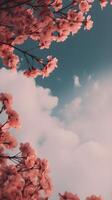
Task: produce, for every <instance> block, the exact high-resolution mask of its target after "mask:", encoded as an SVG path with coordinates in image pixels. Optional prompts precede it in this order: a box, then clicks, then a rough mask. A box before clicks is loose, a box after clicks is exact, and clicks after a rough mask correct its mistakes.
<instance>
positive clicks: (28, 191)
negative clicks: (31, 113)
mask: <svg viewBox="0 0 112 200" xmlns="http://www.w3.org/2000/svg"><path fill="white" fill-rule="evenodd" d="M0 105H1V110H0V114H2V113H4V112H5V113H6V115H7V117H6V119H5V122H1V123H0V200H5V199H7V200H14V199H15V200H37V199H38V200H47V199H48V197H49V196H50V195H51V192H52V184H51V179H50V177H49V166H48V161H47V160H46V159H40V158H39V157H37V155H36V153H35V151H34V149H33V148H32V147H31V146H30V144H29V143H25V144H23V143H21V144H20V145H19V152H18V153H17V154H14V155H11V153H10V154H8V149H10V150H12V149H13V148H15V147H17V141H16V138H14V136H13V135H11V133H10V132H9V129H10V128H18V127H19V126H20V120H19V115H18V114H17V113H16V111H14V110H13V109H12V97H11V95H9V94H7V93H0ZM6 150H7V151H6ZM11 161H12V162H11Z"/></svg>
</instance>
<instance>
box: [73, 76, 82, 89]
mask: <svg viewBox="0 0 112 200" xmlns="http://www.w3.org/2000/svg"><path fill="white" fill-rule="evenodd" d="M74 85H75V86H76V87H81V84H80V79H79V77H78V76H76V75H75V76H74Z"/></svg>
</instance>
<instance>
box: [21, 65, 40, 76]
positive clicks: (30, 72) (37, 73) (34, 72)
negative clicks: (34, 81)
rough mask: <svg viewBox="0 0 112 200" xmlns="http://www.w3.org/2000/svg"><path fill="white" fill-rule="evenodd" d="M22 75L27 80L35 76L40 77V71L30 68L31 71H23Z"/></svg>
mask: <svg viewBox="0 0 112 200" xmlns="http://www.w3.org/2000/svg"><path fill="white" fill-rule="evenodd" d="M24 75H25V76H26V77H28V78H29V77H31V78H36V77H37V76H41V75H42V71H41V70H39V69H36V68H35V67H32V69H28V70H26V71H24Z"/></svg>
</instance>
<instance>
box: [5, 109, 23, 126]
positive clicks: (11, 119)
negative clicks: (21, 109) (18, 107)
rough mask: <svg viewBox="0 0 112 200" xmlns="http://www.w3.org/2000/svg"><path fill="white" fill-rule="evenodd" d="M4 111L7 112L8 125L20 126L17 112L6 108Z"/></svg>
mask: <svg viewBox="0 0 112 200" xmlns="http://www.w3.org/2000/svg"><path fill="white" fill-rule="evenodd" d="M6 113H7V114H8V124H9V126H10V127H13V128H18V127H20V119H19V115H18V114H17V112H15V111H14V110H11V109H9V110H7V111H6Z"/></svg>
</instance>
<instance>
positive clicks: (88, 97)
mask: <svg viewBox="0 0 112 200" xmlns="http://www.w3.org/2000/svg"><path fill="white" fill-rule="evenodd" d="M111 85H112V80H111V79H109V80H106V81H104V80H100V81H99V82H98V84H97V87H96V86H95V83H91V85H90V86H89V87H88V88H86V89H84V93H83V95H81V97H77V98H75V99H72V100H71V103H69V104H67V105H65V108H64V109H63V111H62V112H63V121H62V120H60V119H59V118H57V117H54V116H52V115H51V113H52V110H53V108H54V107H55V106H56V105H57V103H58V98H57V97H54V96H52V94H51V92H50V90H49V89H45V88H43V87H40V86H38V87H36V85H35V82H34V80H32V79H27V78H25V77H23V75H22V74H21V73H18V74H16V73H11V72H9V71H6V70H1V72H0V90H1V91H2V92H10V93H12V95H13V97H14V107H15V109H16V110H17V111H18V112H19V113H20V116H21V120H22V128H21V129H20V131H19V132H20V133H17V136H18V138H19V140H22V141H30V142H31V143H32V144H33V146H35V148H36V147H37V146H38V148H37V151H38V153H39V155H41V156H42V157H46V158H48V160H49V163H50V166H51V167H50V168H51V173H52V178H53V182H54V186H55V188H54V189H55V190H54V195H53V198H52V199H57V198H56V193H58V192H63V191H65V190H68V191H72V192H74V193H77V194H79V196H80V197H81V198H82V199H84V197H86V196H87V195H90V194H93V193H94V194H98V195H100V194H101V195H102V196H103V197H104V198H105V200H110V199H111V196H112V173H111V169H112V153H111V152H112V123H111V119H112V106H111V104H112V87H111ZM40 144H41V145H40Z"/></svg>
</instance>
